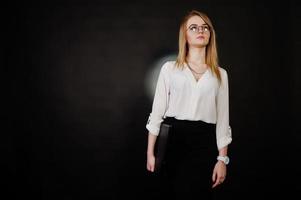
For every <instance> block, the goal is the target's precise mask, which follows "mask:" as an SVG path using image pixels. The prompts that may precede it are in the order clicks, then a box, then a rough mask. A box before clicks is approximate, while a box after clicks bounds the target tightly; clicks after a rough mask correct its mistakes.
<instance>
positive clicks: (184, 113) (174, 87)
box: [146, 61, 232, 150]
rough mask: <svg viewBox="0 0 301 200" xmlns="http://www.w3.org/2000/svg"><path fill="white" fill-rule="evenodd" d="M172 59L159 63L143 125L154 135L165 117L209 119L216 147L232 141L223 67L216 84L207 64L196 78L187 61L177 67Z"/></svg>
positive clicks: (227, 92) (225, 77)
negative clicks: (154, 89) (150, 106)
mask: <svg viewBox="0 0 301 200" xmlns="http://www.w3.org/2000/svg"><path fill="white" fill-rule="evenodd" d="M175 63H176V62H175V61H167V62H165V63H164V64H163V66H162V67H161V70H160V74H159V77H158V81H157V85H156V91H155V95H154V100H153V105H152V111H151V113H150V115H149V118H148V121H147V124H146V129H147V130H148V131H149V133H150V134H153V135H156V136H158V135H159V130H160V125H161V122H162V121H163V118H165V117H175V118H176V119H180V120H193V121H194V120H202V121H204V122H207V123H213V124H216V141H217V148H218V150H220V149H221V148H223V147H225V146H227V145H228V144H230V143H231V141H232V133H231V127H230V125H229V91H228V75H227V71H226V70H225V69H223V68H221V67H219V69H220V72H221V79H222V82H221V85H219V83H218V79H217V78H216V77H215V76H214V74H213V73H212V72H211V69H210V68H208V69H207V70H206V72H205V73H204V74H203V75H202V76H201V78H200V79H199V80H198V81H196V80H195V78H194V75H193V74H192V71H191V70H190V69H189V68H188V67H187V64H185V65H184V68H183V70H181V69H179V68H176V66H175Z"/></svg>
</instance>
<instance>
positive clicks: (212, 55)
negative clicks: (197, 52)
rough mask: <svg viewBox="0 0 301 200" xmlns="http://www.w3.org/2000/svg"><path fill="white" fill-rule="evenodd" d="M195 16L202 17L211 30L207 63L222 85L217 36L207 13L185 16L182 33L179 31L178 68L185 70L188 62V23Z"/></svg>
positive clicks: (192, 13) (193, 13) (192, 12)
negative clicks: (185, 64)
mask: <svg viewBox="0 0 301 200" xmlns="http://www.w3.org/2000/svg"><path fill="white" fill-rule="evenodd" d="M193 16H199V17H201V18H202V19H203V20H204V22H205V23H206V24H208V26H209V28H210V38H209V42H208V45H207V46H206V58H205V62H206V64H207V65H208V66H209V67H210V68H211V71H212V72H213V73H214V74H215V76H216V77H217V79H218V81H219V83H221V75H220V71H219V69H218V67H219V64H218V55H217V44H216V35H215V31H214V28H213V25H212V23H211V20H210V19H209V17H208V16H207V15H206V14H205V13H202V12H199V11H196V10H192V11H190V12H189V13H188V14H186V16H184V18H183V19H182V22H181V25H180V31H179V53H178V56H177V60H176V67H178V68H183V67H184V63H185V62H186V56H187V53H188V50H189V49H188V44H187V40H186V24H187V21H188V20H189V19H190V17H193Z"/></svg>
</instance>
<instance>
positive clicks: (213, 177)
mask: <svg viewBox="0 0 301 200" xmlns="http://www.w3.org/2000/svg"><path fill="white" fill-rule="evenodd" d="M216 175H217V174H216V171H215V170H214V171H213V173H212V181H213V182H214V181H215V179H216Z"/></svg>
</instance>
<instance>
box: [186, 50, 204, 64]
mask: <svg viewBox="0 0 301 200" xmlns="http://www.w3.org/2000/svg"><path fill="white" fill-rule="evenodd" d="M187 62H190V63H193V64H195V65H198V66H200V65H202V64H205V63H206V47H202V48H197V47H190V48H189V52H188V55H187Z"/></svg>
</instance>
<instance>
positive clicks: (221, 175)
mask: <svg viewBox="0 0 301 200" xmlns="http://www.w3.org/2000/svg"><path fill="white" fill-rule="evenodd" d="M226 173H227V167H226V165H225V163H223V162H222V161H217V163H216V164H215V166H214V170H213V174H212V181H213V185H212V188H214V187H216V186H217V185H219V184H221V183H223V182H224V181H225V179H226Z"/></svg>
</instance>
